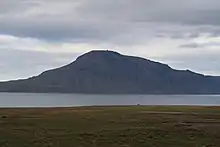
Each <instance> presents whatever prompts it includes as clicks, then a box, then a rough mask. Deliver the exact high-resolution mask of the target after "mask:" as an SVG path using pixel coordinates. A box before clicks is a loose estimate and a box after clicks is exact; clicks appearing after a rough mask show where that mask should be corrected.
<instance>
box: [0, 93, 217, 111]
mask: <svg viewBox="0 0 220 147" xmlns="http://www.w3.org/2000/svg"><path fill="white" fill-rule="evenodd" d="M137 104H140V105H202V106H220V95H84V94H50V93H46V94H44V93H40V94H36V93H0V107H1V108H6V107H74V106H94V105H137Z"/></svg>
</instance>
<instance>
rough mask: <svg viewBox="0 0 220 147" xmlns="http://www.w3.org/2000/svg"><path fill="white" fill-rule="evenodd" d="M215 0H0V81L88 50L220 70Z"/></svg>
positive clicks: (200, 69) (64, 61) (218, 18)
mask: <svg viewBox="0 0 220 147" xmlns="http://www.w3.org/2000/svg"><path fill="white" fill-rule="evenodd" d="M219 14H220V1H219V0H184V1H183V0H1V1H0V80H4V81H5V80H10V79H18V78H26V77H29V76H33V75H37V74H39V73H41V72H42V71H44V70H46V69H51V68H55V67H60V66H62V65H65V64H67V63H69V62H72V61H74V60H75V58H76V57H77V56H78V55H80V54H82V53H85V52H87V51H90V50H94V49H109V50H115V51H118V52H120V53H122V54H128V55H135V56H141V57H145V58H148V59H151V60H156V61H160V62H164V63H166V64H169V65H170V66H171V67H173V68H177V69H190V70H193V71H195V72H200V73H203V74H212V75H220V15H219Z"/></svg>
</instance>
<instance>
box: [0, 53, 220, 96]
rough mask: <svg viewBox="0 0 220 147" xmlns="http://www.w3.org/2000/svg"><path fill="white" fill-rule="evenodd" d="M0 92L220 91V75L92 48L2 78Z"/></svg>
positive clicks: (134, 92)
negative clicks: (26, 74)
mask: <svg viewBox="0 0 220 147" xmlns="http://www.w3.org/2000/svg"><path fill="white" fill-rule="evenodd" d="M0 92H42V93H44V92H45V93H47V92H51V93H52V92H58V93H86V94H90V93H94V94H220V77H214V76H204V75H202V74H197V73H194V72H192V71H189V70H175V69H172V68H171V67H169V66H168V65H166V64H162V63H158V62H154V61H150V60H147V59H144V58H140V57H132V56H125V55H121V54H119V53H117V52H113V51H91V52H88V53H86V54H84V55H82V56H80V57H78V58H77V59H76V60H75V61H74V62H72V63H70V64H68V65H66V66H63V67H61V68H57V69H54V70H49V71H45V72H43V73H42V74H40V75H38V76H36V77H31V78H29V79H24V80H16V81H8V82H1V83H0Z"/></svg>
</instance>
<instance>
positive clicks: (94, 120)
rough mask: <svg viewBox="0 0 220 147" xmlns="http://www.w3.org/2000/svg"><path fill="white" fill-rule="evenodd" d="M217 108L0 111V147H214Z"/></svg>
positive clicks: (219, 126)
mask: <svg viewBox="0 0 220 147" xmlns="http://www.w3.org/2000/svg"><path fill="white" fill-rule="evenodd" d="M219 146H220V107H197V106H194V107H193V106H192V107H186V106H127V107H119V106H118V107H79V108H45V109H42V108H41V109H0V147H219Z"/></svg>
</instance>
